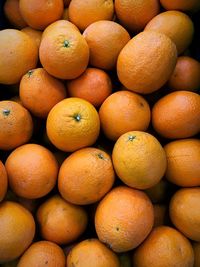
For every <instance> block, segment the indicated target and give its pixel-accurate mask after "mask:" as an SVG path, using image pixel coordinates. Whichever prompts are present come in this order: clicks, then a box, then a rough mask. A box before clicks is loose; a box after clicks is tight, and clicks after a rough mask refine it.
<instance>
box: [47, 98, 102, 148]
mask: <svg viewBox="0 0 200 267" xmlns="http://www.w3.org/2000/svg"><path fill="white" fill-rule="evenodd" d="M46 128H47V135H48V137H49V139H50V141H51V142H52V143H53V144H54V145H55V146H56V147H57V148H59V149H60V150H63V151H68V152H72V151H75V150H77V149H80V148H82V147H86V146H90V145H92V144H94V143H95V141H96V140H97V138H98V135H99V130H100V121H99V116H98V113H97V111H96V109H95V108H94V106H93V105H92V104H90V103H89V102H88V101H86V100H84V99H81V98H76V97H70V98H67V99H64V100H62V101H60V102H59V103H58V104H56V105H55V106H54V107H53V108H52V109H51V111H50V112H49V115H48V117H47V125H46Z"/></svg>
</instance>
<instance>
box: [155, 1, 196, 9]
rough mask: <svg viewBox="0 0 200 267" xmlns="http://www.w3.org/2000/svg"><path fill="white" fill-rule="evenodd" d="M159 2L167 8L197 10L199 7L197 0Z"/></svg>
mask: <svg viewBox="0 0 200 267" xmlns="http://www.w3.org/2000/svg"><path fill="white" fill-rule="evenodd" d="M160 3H161V5H162V6H163V7H164V8H165V9H167V10H170V9H173V10H174V9H175V10H181V11H198V10H199V9H200V2H199V0H190V1H188V0H175V1H171V0H160Z"/></svg>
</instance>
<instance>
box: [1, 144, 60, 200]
mask: <svg viewBox="0 0 200 267" xmlns="http://www.w3.org/2000/svg"><path fill="white" fill-rule="evenodd" d="M5 166H6V170H7V173H8V181H9V185H10V188H11V190H12V191H13V192H14V193H15V194H16V195H18V196H21V197H25V198H30V199H34V198H40V197H42V196H45V195H46V194H48V193H49V192H50V191H51V190H52V189H53V187H54V186H55V184H56V179H57V173H58V163H57V161H56V159H55V157H54V155H53V154H52V153H51V152H50V151H49V150H48V149H47V148H45V147H43V146H41V145H37V144H26V145H23V146H20V147H18V148H16V149H15V150H14V151H12V153H11V154H10V155H9V156H8V158H7V160H6V163H5Z"/></svg>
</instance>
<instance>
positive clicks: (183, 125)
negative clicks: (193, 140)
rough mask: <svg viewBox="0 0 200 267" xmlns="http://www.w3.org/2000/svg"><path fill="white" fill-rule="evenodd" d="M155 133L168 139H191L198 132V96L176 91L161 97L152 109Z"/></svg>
mask: <svg viewBox="0 0 200 267" xmlns="http://www.w3.org/2000/svg"><path fill="white" fill-rule="evenodd" d="M152 124H153V127H154V129H155V130H156V132H157V133H159V134H160V135H161V136H163V137H165V138H169V139H178V138H187V137H192V136H194V135H195V134H197V133H198V132H199V131H200V96H199V95H198V94H196V93H193V92H189V91H176V92H173V93H170V94H167V95H165V96H164V97H161V98H160V99H159V100H158V101H157V102H156V103H155V105H154V106H153V109H152Z"/></svg>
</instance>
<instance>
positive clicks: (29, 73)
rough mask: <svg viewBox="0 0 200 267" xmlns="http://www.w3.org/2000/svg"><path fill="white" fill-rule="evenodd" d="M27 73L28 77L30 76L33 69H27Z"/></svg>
mask: <svg viewBox="0 0 200 267" xmlns="http://www.w3.org/2000/svg"><path fill="white" fill-rule="evenodd" d="M27 74H28V77H29V78H30V77H31V75H32V74H33V70H29V71H28V72H27Z"/></svg>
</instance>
